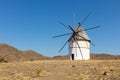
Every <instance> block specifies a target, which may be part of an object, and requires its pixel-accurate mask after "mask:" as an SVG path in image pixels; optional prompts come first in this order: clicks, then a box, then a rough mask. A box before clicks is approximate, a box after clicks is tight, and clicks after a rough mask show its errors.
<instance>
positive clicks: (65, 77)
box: [0, 60, 120, 80]
mask: <svg viewBox="0 0 120 80" xmlns="http://www.w3.org/2000/svg"><path fill="white" fill-rule="evenodd" d="M0 80H120V60H88V61H69V60H39V61H25V62H12V63H0Z"/></svg>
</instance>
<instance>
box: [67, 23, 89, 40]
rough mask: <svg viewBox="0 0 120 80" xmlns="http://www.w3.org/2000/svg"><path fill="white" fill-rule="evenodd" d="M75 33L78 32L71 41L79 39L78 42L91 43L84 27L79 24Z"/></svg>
mask: <svg viewBox="0 0 120 80" xmlns="http://www.w3.org/2000/svg"><path fill="white" fill-rule="evenodd" d="M75 32H77V33H76V34H75V36H74V35H72V36H71V37H70V39H69V41H71V40H74V38H75V39H77V40H85V41H90V38H89V37H88V35H87V34H86V32H85V31H84V30H83V28H82V26H81V25H80V24H79V25H78V26H77V27H76V28H75Z"/></svg>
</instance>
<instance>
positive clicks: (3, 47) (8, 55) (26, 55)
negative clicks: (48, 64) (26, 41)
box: [0, 44, 47, 62]
mask: <svg viewBox="0 0 120 80" xmlns="http://www.w3.org/2000/svg"><path fill="white" fill-rule="evenodd" d="M43 59H47V57H44V56H43V55H41V54H38V53H37V52H35V51H32V50H26V51H21V50H18V49H16V48H14V47H12V46H10V45H8V44H0V61H1V62H3V61H5V62H11V61H30V60H43Z"/></svg>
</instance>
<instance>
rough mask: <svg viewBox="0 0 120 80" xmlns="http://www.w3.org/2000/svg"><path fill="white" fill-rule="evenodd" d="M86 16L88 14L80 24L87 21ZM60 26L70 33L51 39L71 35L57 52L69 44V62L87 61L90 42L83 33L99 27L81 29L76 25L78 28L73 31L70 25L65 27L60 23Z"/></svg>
mask: <svg viewBox="0 0 120 80" xmlns="http://www.w3.org/2000/svg"><path fill="white" fill-rule="evenodd" d="M88 16H89V14H88V15H87V16H86V17H85V19H84V20H83V21H82V22H81V24H83V23H84V21H85V20H86V19H87V17H88ZM60 24H62V25H63V26H65V27H66V28H67V29H69V30H71V31H72V32H71V33H66V34H62V35H58V36H53V38H56V37H62V36H66V35H70V34H71V36H70V38H69V39H68V40H67V41H66V42H65V44H64V45H63V47H62V48H61V49H60V50H59V52H61V51H62V49H63V48H64V47H65V45H66V44H67V43H68V42H69V59H70V60H89V59H90V43H91V40H90V39H89V37H88V36H87V34H86V32H85V31H87V30H91V29H94V28H98V27H100V26H96V27H92V28H88V29H83V28H82V26H81V24H80V23H78V26H77V27H76V28H75V29H73V28H72V27H71V26H70V25H68V26H66V25H64V24H63V23H60ZM92 44H93V43H92Z"/></svg>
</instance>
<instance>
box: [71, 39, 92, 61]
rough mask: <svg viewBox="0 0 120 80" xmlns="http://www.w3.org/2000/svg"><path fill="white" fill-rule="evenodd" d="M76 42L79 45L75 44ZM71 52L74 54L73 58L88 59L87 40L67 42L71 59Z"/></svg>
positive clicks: (88, 44)
mask: <svg viewBox="0 0 120 80" xmlns="http://www.w3.org/2000/svg"><path fill="white" fill-rule="evenodd" d="M77 43H78V44H79V46H78V45H77ZM79 47H80V48H79ZM71 54H74V59H75V60H89V59H90V43H89V42H88V41H74V42H70V43H69V56H70V60H72V57H71Z"/></svg>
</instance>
